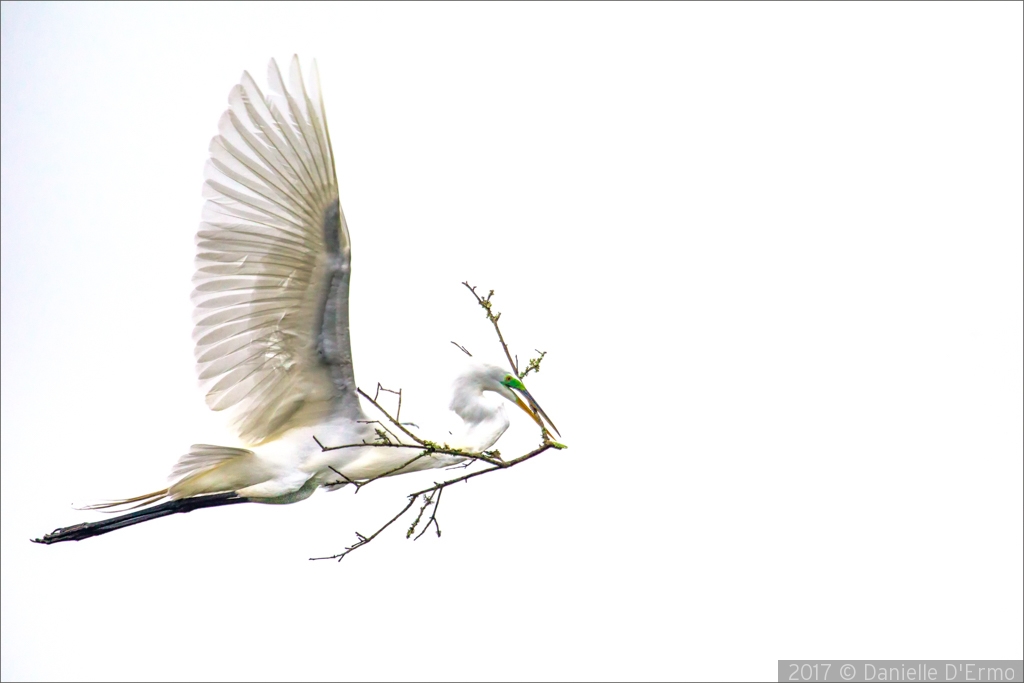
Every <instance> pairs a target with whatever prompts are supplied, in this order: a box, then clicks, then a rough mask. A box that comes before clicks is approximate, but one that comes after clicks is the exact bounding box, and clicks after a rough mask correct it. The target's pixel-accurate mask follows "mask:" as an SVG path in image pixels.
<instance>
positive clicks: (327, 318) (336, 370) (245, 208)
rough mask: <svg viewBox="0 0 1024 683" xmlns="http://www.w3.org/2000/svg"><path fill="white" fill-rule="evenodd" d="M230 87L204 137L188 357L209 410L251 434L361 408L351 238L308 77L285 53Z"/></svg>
mask: <svg viewBox="0 0 1024 683" xmlns="http://www.w3.org/2000/svg"><path fill="white" fill-rule="evenodd" d="M288 76H289V78H288V85H287V86H286V85H285V82H284V79H283V78H282V76H281V72H280V70H279V69H278V67H277V63H276V62H274V61H271V62H270V65H269V67H268V81H269V92H268V94H266V95H264V94H263V93H262V92H261V91H260V89H259V87H258V86H257V85H256V83H255V82H254V81H253V79H252V77H250V76H249V74H248V73H243V74H242V79H241V82H240V83H239V84H238V85H236V86H235V87H234V88H232V90H231V94H230V95H229V98H228V101H229V103H230V107H229V108H228V110H227V111H225V112H224V115H223V116H222V117H221V119H220V126H219V130H220V134H219V135H217V136H216V137H214V138H213V140H212V141H211V143H210V159H209V161H208V162H207V164H206V183H205V184H204V186H203V195H204V197H205V198H206V203H205V206H204V207H203V218H202V223H201V224H200V227H199V233H198V234H197V236H196V242H197V254H196V273H195V277H194V278H193V283H194V285H195V289H194V290H193V293H192V299H193V303H194V305H195V310H194V319H195V330H194V332H193V337H194V339H195V343H196V351H195V352H196V361H197V366H198V367H197V369H198V372H199V378H200V380H201V381H202V382H204V384H205V386H206V388H207V394H206V402H207V404H208V405H209V406H210V407H211V408H212V409H214V410H224V409H231V410H232V412H233V414H234V424H235V428H236V430H237V432H238V435H239V437H240V438H242V440H244V441H245V442H247V443H249V444H257V443H261V442H264V441H267V440H268V439H271V438H273V437H275V436H276V435H278V434H280V433H281V432H283V431H284V430H286V429H288V428H290V427H292V426H295V424H296V421H299V422H305V421H306V420H307V419H322V418H323V417H324V415H325V414H336V413H342V414H350V415H352V416H353V417H354V416H356V415H357V414H358V412H359V405H358V400H357V398H356V395H355V380H354V376H353V371H352V351H351V346H350V343H349V330H348V285H349V264H350V253H351V250H350V241H349V234H348V226H347V225H346V224H345V216H344V214H343V213H342V210H341V205H340V204H339V202H338V182H337V179H336V178H335V172H334V155H333V152H332V151H331V142H330V138H329V137H328V134H327V120H326V118H325V116H324V105H323V99H322V97H321V94H320V83H319V76H318V74H317V70H316V63H315V62H314V63H313V68H312V78H311V79H310V83H309V87H308V89H307V87H306V86H305V85H304V84H303V80H302V74H301V71H300V70H299V61H298V58H297V57H293V58H292V62H291V66H290V69H289V74H288Z"/></svg>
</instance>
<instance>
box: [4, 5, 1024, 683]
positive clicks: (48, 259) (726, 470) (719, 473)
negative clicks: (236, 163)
mask: <svg viewBox="0 0 1024 683" xmlns="http://www.w3.org/2000/svg"><path fill="white" fill-rule="evenodd" d="M2 11H3V13H2V18H3V21H2V24H3V55H2V76H3V110H2V137H3V154H2V168H3V192H2V227H3V229H2V237H3V244H2V253H3V266H2V274H3V303H2V315H3V324H2V330H3V345H2V348H3V356H2V358H3V372H2V377H3V394H2V398H3V401H2V408H3V429H2V439H3V441H2V458H3V476H2V501H3V515H2V520H3V522H2V524H3V526H2V528H3V548H2V558H3V560H2V562H3V599H2V615H3V628H2V645H3V648H2V677H3V679H4V680H14V679H44V678H65V679H112V680H118V679H120V680H136V679H171V678H179V677H180V678H187V679H199V678H213V679H228V678H233V679H246V678H257V679H298V678H316V679H343V680H349V679H448V678H451V679H473V678H484V679H497V680H504V679H513V678H530V679H536V678H556V679H567V678H568V679H643V678H655V679H710V680H714V679H724V680H734V679H774V676H775V672H776V660H777V659H779V658H793V657H822V658H838V657H846V658H867V657H875V658H905V657H930V658H938V657H946V658H952V657H961V658H964V657H968V658H969V657H976V658H986V657H990V658H1020V657H1021V656H1022V645H1021V643H1022V642H1024V634H1022V621H1024V618H1022V602H1024V599H1022V588H1021V586H1022V580H1024V573H1022V540H1021V539H1022V521H1021V517H1022V515H1021V511H1022V504H1024V503H1022V483H1021V482H1022V471H1021V470H1022V436H1021V434H1022V360H1021V355H1022V277H1024V275H1022V255H1021V254H1022V214H1021V211H1022V209H1021V206H1022V190H1021V188H1022V170H1021V169H1022V134H1021V130H1022V125H1024V119H1022V85H1021V83H1022V67H1021V55H1022V29H1021V26H1022V6H1021V4H1020V3H996V4H954V3H942V4H923V3H922V4H918V3H915V4H889V3H884V4H883V3H878V4H839V3H829V4H814V5H812V4H783V5H769V4H754V5H747V4H744V5H739V4H724V3H723V4H709V5H703V4H675V5H669V4H652V5H633V4H630V5H619V4H594V5H584V4H566V5H548V4H543V5H542V4H532V5H518V4H517V5H469V4H453V5H423V4H416V5H397V4H381V5H350V4H343V5H310V6H302V5H296V4H294V3H289V4H288V5H262V4H261V5H240V4H224V5H220V4H218V5H214V4H204V5H172V6H167V5H163V6H160V5H158V6H153V5H145V6H143V5H134V6H131V5H123V4H117V5H90V6H80V5H40V4H4V5H3V10H2ZM294 52H298V53H300V55H301V56H302V58H303V60H304V63H307V62H308V60H309V59H311V58H313V57H316V58H317V60H318V63H319V65H320V70H321V75H322V82H323V89H324V92H325V98H326V102H327V111H328V115H329V120H330V125H331V130H332V139H333V142H334V150H335V156H336V158H337V160H338V168H339V183H340V187H341V196H342V202H343V205H344V207H345V211H346V214H347V216H348V219H349V225H350V227H351V231H352V238H353V242H354V276H353V289H352V300H351V301H352V327H353V340H354V342H353V346H354V354H355V361H356V372H357V379H358V381H359V382H360V384H361V385H363V386H370V387H372V386H373V385H374V383H375V382H376V381H378V380H379V381H382V382H384V383H385V384H388V385H392V386H394V385H399V386H403V387H404V388H405V391H406V395H407V407H406V408H405V409H404V410H405V411H408V412H404V413H403V414H404V415H407V416H408V417H409V418H410V419H415V418H416V412H417V410H422V411H423V412H424V413H428V412H429V410H430V406H431V405H433V406H439V405H440V406H442V407H443V404H444V402H445V399H446V396H445V392H446V387H447V385H446V379H445V377H444V375H443V372H442V370H441V368H443V366H444V362H443V361H442V359H445V358H449V357H450V355H449V354H451V353H453V347H452V346H451V345H450V344H449V343H448V342H449V340H451V339H458V340H459V341H461V342H462V343H464V344H466V345H467V346H469V347H470V348H471V349H472V350H476V351H477V352H478V353H483V352H484V351H487V350H490V351H491V352H494V351H496V350H497V348H496V345H495V344H494V342H493V340H492V334H493V333H492V331H491V330H490V329H489V328H488V327H487V323H486V321H485V320H484V319H483V318H482V316H481V315H480V311H479V310H478V309H476V308H475V304H473V302H472V300H471V298H470V297H469V296H468V294H467V293H466V292H465V291H463V290H462V289H461V286H460V285H459V282H460V281H462V280H463V279H466V278H469V279H470V280H472V281H473V282H475V283H477V284H479V285H480V286H482V287H484V288H491V287H493V288H495V289H496V290H498V294H497V295H496V296H497V299H496V301H497V308H498V310H501V311H503V312H504V313H505V317H503V318H502V322H503V323H504V324H505V332H506V334H507V336H508V338H509V340H510V342H511V344H512V345H513V349H514V350H516V351H518V352H519V353H520V355H527V354H529V353H530V352H531V351H532V349H534V348H541V349H545V350H547V351H548V352H549V355H548V358H547V360H545V364H544V367H543V370H542V372H541V373H540V374H539V375H537V376H536V377H532V378H531V380H530V382H529V383H528V385H529V386H530V388H531V389H532V390H533V392H534V393H535V394H536V396H537V397H538V399H539V400H540V401H541V403H542V404H543V405H544V406H545V408H546V410H547V411H548V412H549V413H550V414H551V416H552V417H553V418H554V420H555V421H556V423H557V424H558V426H559V428H560V429H561V430H562V435H563V437H564V441H565V442H566V443H567V444H568V445H569V447H570V448H569V449H568V450H566V451H563V452H559V453H548V454H545V455H544V456H543V457H541V458H538V459H536V460H534V461H532V462H531V463H529V464H527V465H524V466H523V467H521V468H517V469H515V470H512V471H510V472H505V473H499V474H497V475H491V476H488V477H485V478H483V479H478V480H476V481H475V482H474V483H472V484H469V485H466V486H461V487H458V488H456V489H452V490H450V491H449V492H448V493H446V494H445V500H444V504H443V505H442V509H441V524H442V528H443V531H444V535H443V537H442V538H441V539H437V538H434V537H424V538H423V539H421V540H419V541H418V542H416V543H413V542H405V541H404V540H403V539H402V530H401V529H396V530H395V532H394V533H391V534H390V535H388V536H387V537H382V538H381V539H379V540H378V541H377V542H375V543H374V544H372V545H371V546H369V547H367V548H364V549H362V550H360V551H359V552H358V553H356V554H354V555H352V556H351V557H350V558H348V559H346V560H345V561H344V562H343V563H341V564H340V565H339V564H336V563H333V562H319V563H313V562H309V561H307V559H306V558H308V557H310V556H312V555H321V554H330V553H333V552H337V551H339V550H341V549H342V548H343V547H344V546H345V545H347V544H348V543H350V542H351V541H352V540H353V538H354V536H353V532H354V531H356V530H359V531H362V532H364V533H367V532H369V531H371V530H372V529H373V527H374V524H375V523H379V522H380V521H382V520H383V519H386V518H387V516H389V515H390V514H391V513H392V511H394V510H397V507H398V506H400V505H401V504H402V502H403V495H404V493H405V492H407V491H410V490H413V488H412V487H414V486H415V487H419V486H420V485H422V484H423V483H429V481H431V480H432V478H436V476H437V475H436V473H434V474H426V475H422V476H420V478H419V479H416V478H412V477H406V478H398V479H396V480H394V481H389V482H382V483H379V484H375V485H374V487H370V488H368V489H366V490H365V491H363V492H362V493H360V494H359V495H358V496H354V495H353V494H352V493H351V492H350V491H343V492H340V493H334V494H317V495H315V496H314V497H313V498H311V499H310V500H308V501H306V502H303V503H301V504H298V505H294V506H289V507H269V506H267V507H264V506H255V505H254V506H238V507H234V508H225V509H220V510H213V511H201V512H197V513H194V514H191V515H182V516H178V517H175V518H170V519H166V520H161V521H159V522H153V523H152V524H145V525H141V526H137V527H133V528H132V529H130V530H125V531H120V532H118V533H115V534H111V535H108V536H104V537H101V538H97V539H93V540H90V541H87V542H84V543H67V544H61V545H57V546H52V547H44V546H37V545H33V544H30V543H29V542H28V539H29V538H30V537H35V536H38V535H40V534H42V533H44V532H47V531H50V530H51V529H53V528H54V527H57V526H62V525H68V524H71V523H75V522H79V521H85V520H88V519H93V518H95V517H96V515H95V513H85V512H76V511H75V510H73V509H72V507H71V505H72V504H82V503H89V502H95V501H97V500H102V499H105V498H113V497H121V496H127V495H134V494H138V493H142V492H145V491H150V490H153V489H154V488H159V487H161V486H162V485H163V482H164V477H165V475H166V473H167V472H168V471H169V469H170V467H171V465H172V464H173V462H174V461H175V459H176V458H177V457H178V456H179V455H180V454H181V453H182V452H184V450H185V449H186V448H187V447H188V445H189V444H190V443H193V442H202V441H212V442H214V443H226V444H228V445H230V444H232V443H234V442H233V441H232V440H231V437H230V435H229V434H228V433H227V431H226V430H225V429H224V428H223V427H222V426H221V422H220V420H219V416H217V415H214V414H213V413H210V412H209V411H208V410H207V409H206V407H205V404H204V402H203V400H202V396H201V394H200V392H199V391H198V389H197V388H196V384H195V380H194V372H193V359H192V350H191V348H192V342H191V338H190V332H191V318H190V305H189V297H188V295H189V291H190V282H189V279H190V277H191V270H192V255H193V235H194V232H195V229H196V226H197V223H198V219H199V213H200V209H201V205H202V200H201V196H200V187H201V182H202V167H203V163H204V160H205V158H206V147H207V144H208V142H209V139H210V138H211V137H212V136H213V135H214V133H215V132H216V123H217V119H218V117H219V115H220V113H221V112H222V111H223V110H224V108H225V106H226V98H227V93H228V90H229V89H230V87H231V86H232V85H233V84H234V83H236V82H237V79H238V77H239V75H240V74H241V72H242V70H243V69H248V70H250V71H251V72H252V73H253V74H254V76H255V77H256V79H257V81H259V82H260V83H264V82H265V73H266V71H265V69H266V63H267V60H268V58H269V57H271V56H275V57H277V58H278V59H287V58H289V57H290V56H291V54H292V53H294ZM520 418H521V419H520ZM533 440H534V433H533V431H532V430H531V428H530V425H529V423H528V422H526V421H525V418H524V417H523V416H522V415H519V416H518V417H517V418H516V422H515V424H514V426H513V428H512V429H511V430H510V432H509V433H508V434H507V435H506V437H505V439H503V441H502V442H500V443H499V446H500V447H501V448H502V450H503V452H504V453H506V455H508V454H511V453H513V452H515V451H516V450H517V449H521V448H527V447H529V446H530V444H531V443H533ZM374 488H376V489H377V490H376V491H374V490H373V489H374Z"/></svg>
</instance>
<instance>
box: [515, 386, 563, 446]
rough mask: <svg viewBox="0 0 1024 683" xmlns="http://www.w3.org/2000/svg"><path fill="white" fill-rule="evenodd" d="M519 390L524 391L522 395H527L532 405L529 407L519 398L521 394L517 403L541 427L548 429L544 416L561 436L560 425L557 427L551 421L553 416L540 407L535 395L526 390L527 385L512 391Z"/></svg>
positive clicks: (553, 429) (517, 397)
mask: <svg viewBox="0 0 1024 683" xmlns="http://www.w3.org/2000/svg"><path fill="white" fill-rule="evenodd" d="M517 391H518V392H520V393H522V395H523V396H525V397H526V400H527V401H529V403H530V405H529V407H527V406H526V405H525V404H524V403H523V402H522V401H521V400H520V399H519V396H516V405H518V406H519V407H520V408H522V409H523V410H525V411H526V413H527V414H528V415H529V416H530V417H532V418H533V420H534V422H536V423H537V424H539V425H540V428H541V429H547V427H545V426H544V422H542V421H541V417H543V418H544V419H545V420H547V423H548V424H549V425H551V431H553V432H554V433H555V435H556V436H558V437H559V438H561V436H562V435H561V434H559V433H558V427H556V426H555V423H554V422H552V421H551V418H550V417H548V414H547V413H545V412H544V409H543V408H541V407H540V404H539V403H537V401H536V399H534V398H533V396H531V395H530V392H529V391H527V390H526V387H523V388H522V389H518V388H516V389H513V390H512V393H513V394H515V392H517Z"/></svg>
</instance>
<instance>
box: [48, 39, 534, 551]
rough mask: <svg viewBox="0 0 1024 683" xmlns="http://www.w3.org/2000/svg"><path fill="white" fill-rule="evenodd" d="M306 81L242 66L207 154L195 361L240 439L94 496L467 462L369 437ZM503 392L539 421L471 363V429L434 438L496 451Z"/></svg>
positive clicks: (297, 485)
mask: <svg viewBox="0 0 1024 683" xmlns="http://www.w3.org/2000/svg"><path fill="white" fill-rule="evenodd" d="M311 76H312V77H311V79H310V81H309V82H308V83H304V82H303V79H302V74H301V72H300V69H299V62H298V59H297V58H293V59H292V61H291V65H290V68H289V72H288V82H287V85H286V84H285V80H284V78H283V77H282V75H281V72H280V70H279V69H278V66H277V64H276V63H275V62H274V61H271V62H270V66H269V69H268V82H269V89H268V91H267V93H263V92H262V91H261V90H260V88H259V87H258V86H257V85H256V83H255V82H254V81H253V79H252V78H251V77H250V76H249V74H248V73H245V74H243V75H242V78H241V82H240V83H239V84H238V85H236V86H235V87H234V88H232V90H231V93H230V95H229V98H228V101H229V104H230V106H229V108H228V110H227V111H226V112H224V115H223V116H222V117H221V119H220V126H219V134H218V135H217V136H216V137H214V138H213V140H212V141H211V143H210V159H209V161H208V162H207V165H206V172H205V175H206V182H205V184H204V186H203V194H204V197H205V198H206V203H205V206H204V208H203V216H202V222H201V224H200V227H199V232H198V234H197V236H196V246H197V253H196V272H195V277H194V278H193V281H194V285H195V287H194V290H193V294H192V299H193V303H194V305H195V314H194V321H195V330H194V335H193V336H194V340H195V354H196V362H197V371H198V374H199V378H200V380H201V381H202V382H203V385H204V387H205V388H206V401H207V404H208V405H209V406H210V408H212V409H213V410H218V411H221V410H223V411H227V413H228V414H229V415H230V416H231V418H232V420H233V425H234V426H235V429H236V432H237V435H238V437H239V440H240V441H241V444H242V445H244V446H245V448H240V447H233V446H216V445H209V444H196V445H194V446H193V447H192V449H191V450H190V452H189V453H187V454H186V455H184V456H183V457H182V458H181V459H180V460H179V461H178V463H177V465H175V467H174V469H173V471H172V480H173V483H172V484H171V486H170V487H168V488H167V489H162V490H160V491H155V492H153V493H151V494H146V495H143V496H138V497H135V498H131V499H128V500H124V501H118V502H117V503H113V504H108V505H103V506H97V507H112V506H116V505H123V504H125V503H137V504H138V505H140V506H147V505H151V504H153V503H156V502H159V501H160V500H163V499H169V500H182V499H192V498H196V497H202V496H208V495H210V494H228V493H230V494H234V496H235V497H231V498H230V501H231V502H233V501H235V500H236V499H237V498H236V497H241V498H243V499H246V500H250V501H257V502H265V503H291V502H295V501H298V500H302V499H304V498H306V497H308V496H309V495H310V494H312V493H313V492H314V491H315V490H316V489H317V488H318V487H321V486H325V487H328V488H337V487H338V486H341V485H344V484H345V483H346V481H348V480H352V481H365V480H367V479H372V478H374V477H378V476H382V475H384V474H399V473H404V472H410V471H416V470H423V469H428V468H432V467H441V466H447V465H451V464H454V463H457V462H460V460H462V458H460V457H458V456H453V455H443V454H437V453H431V454H429V455H427V456H424V457H419V458H418V459H416V460H415V461H414V462H411V463H410V460H412V459H413V458H415V457H416V456H417V455H418V454H419V453H420V452H421V449H419V450H417V449H412V448H410V449H407V448H394V447H383V446H375V445H373V443H374V440H375V437H376V435H375V432H374V428H373V426H372V425H371V424H367V421H368V418H367V416H366V414H365V413H364V412H363V408H362V406H361V405H360V402H359V399H358V396H357V394H356V386H355V378H354V374H353V366H352V351H351V343H350V338H349V327H348V294H349V282H350V275H351V271H350V262H351V261H350V259H351V242H350V239H349V231H348V226H347V224H346V222H345V215H344V212H343V211H342V209H341V205H340V203H339V199H338V185H337V180H336V177H335V166H334V156H333V153H332V151H331V143H330V136H329V134H328V132H327V123H326V114H325V112H324V105H323V99H322V97H321V95H320V84H319V77H318V74H317V70H316V65H315V63H314V65H313V68H312V74H311ZM516 391H520V392H522V393H523V395H524V396H525V397H526V398H527V399H528V400H529V404H530V405H529V406H527V405H526V404H525V403H524V402H523V401H522V400H520V399H519V397H518V396H517V395H516V393H515V392H516ZM504 400H508V401H511V402H513V403H515V404H517V405H519V407H521V408H522V409H523V410H524V411H525V412H526V413H527V414H529V415H530V417H531V418H532V419H534V420H535V421H536V422H537V423H538V424H540V425H541V426H543V423H542V422H541V420H540V417H539V416H538V412H540V413H541V414H543V413H542V411H540V409H539V407H538V406H537V404H536V402H535V401H534V400H533V398H532V397H531V396H529V394H528V393H526V389H525V387H523V385H522V383H521V382H520V381H519V379H518V378H517V377H514V376H513V375H511V374H509V373H508V372H507V371H505V370H502V369H501V368H499V367H496V366H492V365H483V364H479V363H474V362H470V363H468V365H467V366H466V370H465V371H464V372H463V373H462V374H461V375H460V376H459V377H458V378H457V379H456V381H455V383H454V385H453V393H452V398H451V402H450V404H449V407H450V409H451V410H452V411H454V412H455V413H456V414H457V415H458V416H459V417H460V418H461V420H462V428H461V429H460V430H459V431H458V432H456V433H454V434H452V435H450V436H449V437H448V438H445V439H441V440H440V441H444V442H446V443H448V444H449V445H451V446H454V447H456V448H462V449H465V450H466V451H469V452H474V453H479V452H482V451H484V450H486V449H489V448H491V447H492V446H493V445H494V443H495V442H496V441H497V440H498V438H500V437H501V435H502V434H503V433H504V432H505V430H506V429H507V428H508V426H509V418H508V416H507V415H506V413H505V408H504V404H503V402H504ZM378 417H380V416H379V415H374V419H377V418H378ZM399 436H402V435H399ZM427 436H428V437H429V436H430V435H427ZM363 443H365V444H368V445H366V446H360V447H353V448H344V449H340V450H328V451H325V450H323V449H322V448H321V446H320V444H323V445H326V446H340V445H347V444H363ZM404 443H407V444H410V445H413V442H412V441H411V440H409V439H405V440H404ZM403 463H408V464H407V465H406V466H405V467H403ZM225 500H227V499H225ZM148 509H155V508H148ZM133 514H140V513H133ZM127 523H131V522H130V521H126V524H127ZM58 540H60V539H58Z"/></svg>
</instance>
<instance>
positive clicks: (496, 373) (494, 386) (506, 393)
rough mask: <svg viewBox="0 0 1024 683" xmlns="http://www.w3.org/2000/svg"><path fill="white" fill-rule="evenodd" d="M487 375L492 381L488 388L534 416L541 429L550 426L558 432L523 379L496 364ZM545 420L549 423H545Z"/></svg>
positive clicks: (486, 387)
mask: <svg viewBox="0 0 1024 683" xmlns="http://www.w3.org/2000/svg"><path fill="white" fill-rule="evenodd" d="M487 377H488V379H489V380H490V383H489V386H485V389H486V390H490V391H494V392H496V393H498V394H500V395H501V396H503V397H505V398H507V399H508V400H509V401H512V402H513V403H515V404H516V405H517V406H519V407H520V408H521V409H522V410H523V412H525V413H526V414H527V415H529V416H530V417H531V418H533V421H534V422H536V423H537V424H538V425H540V428H541V429H543V430H547V428H548V426H550V427H551V431H553V432H554V433H555V434H558V428H556V427H555V423H554V422H552V421H551V418H550V417H548V416H547V413H545V412H544V410H543V409H542V408H541V407H540V404H539V403H537V400H536V399H535V398H533V396H532V395H531V394H530V392H529V391H527V390H526V386H525V385H524V384H523V381H522V380H521V379H519V378H518V377H516V376H515V375H513V374H512V373H510V372H508V371H506V370H503V369H501V368H499V367H496V366H491V368H489V369H488V373H487ZM524 398H525V399H526V402H525V403H524V402H523V399H524ZM545 421H546V422H547V425H545V424H544V422H545Z"/></svg>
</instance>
